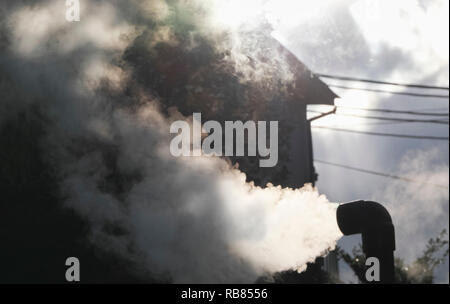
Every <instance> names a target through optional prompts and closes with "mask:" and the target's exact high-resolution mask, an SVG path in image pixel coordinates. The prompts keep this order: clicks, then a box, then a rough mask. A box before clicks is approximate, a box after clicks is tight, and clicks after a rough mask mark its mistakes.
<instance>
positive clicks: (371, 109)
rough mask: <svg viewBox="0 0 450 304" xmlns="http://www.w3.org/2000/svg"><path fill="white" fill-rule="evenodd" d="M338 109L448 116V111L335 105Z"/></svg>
mask: <svg viewBox="0 0 450 304" xmlns="http://www.w3.org/2000/svg"><path fill="white" fill-rule="evenodd" d="M337 107H338V109H349V110H358V111H367V112H379V113H396V114H407V115H418V116H440V117H443V116H449V113H431V112H417V111H401V110H392V109H375V108H354V107H346V106H337Z"/></svg>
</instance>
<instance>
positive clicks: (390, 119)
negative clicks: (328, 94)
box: [309, 110, 449, 125]
mask: <svg viewBox="0 0 450 304" xmlns="http://www.w3.org/2000/svg"><path fill="white" fill-rule="evenodd" d="M309 112H311V113H321V114H323V112H320V111H314V110H309ZM335 115H340V116H347V117H356V118H364V119H377V120H385V121H397V122H420V123H434V124H444V125H448V124H449V121H448V120H442V119H441V120H440V119H409V118H398V117H381V116H365V115H356V114H345V113H336V114H335Z"/></svg>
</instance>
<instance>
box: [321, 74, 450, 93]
mask: <svg viewBox="0 0 450 304" xmlns="http://www.w3.org/2000/svg"><path fill="white" fill-rule="evenodd" d="M315 75H316V76H318V77H322V78H328V79H337V80H348V81H358V82H366V83H374V84H385V85H392V86H402V87H407V88H418V89H434V90H447V91H448V90H449V87H441V86H430V85H423V84H405V83H396V82H388V81H379V80H372V79H364V78H356V77H346V76H336V75H327V74H317V73H316V74H315Z"/></svg>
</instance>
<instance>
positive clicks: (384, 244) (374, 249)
mask: <svg viewBox="0 0 450 304" xmlns="http://www.w3.org/2000/svg"><path fill="white" fill-rule="evenodd" d="M336 216H337V222H338V226H339V229H341V231H342V233H343V234H344V235H353V234H360V233H361V235H362V245H363V251H364V254H365V255H366V257H367V258H369V257H375V258H377V259H378V260H379V261H380V282H379V283H393V282H394V277H395V268H394V251H395V229H394V225H393V224H392V218H391V215H390V214H389V212H388V211H387V209H386V208H385V207H384V206H383V205H381V204H379V203H376V202H367V201H357V202H352V203H348V204H343V205H340V206H339V207H338V209H337V215H336Z"/></svg>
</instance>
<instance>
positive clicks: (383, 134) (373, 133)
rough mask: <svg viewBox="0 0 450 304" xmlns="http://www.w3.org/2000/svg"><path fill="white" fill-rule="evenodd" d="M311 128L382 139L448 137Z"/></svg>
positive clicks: (321, 127) (435, 138)
mask: <svg viewBox="0 0 450 304" xmlns="http://www.w3.org/2000/svg"><path fill="white" fill-rule="evenodd" d="M311 128H314V129H324V130H330V131H337V132H347V133H355V134H364V135H373V136H384V137H398V138H410V139H429V140H449V138H448V137H441V136H425V135H424V136H421V135H408V134H393V133H379V132H366V131H358V130H350V129H341V128H333V127H324V126H311Z"/></svg>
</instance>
